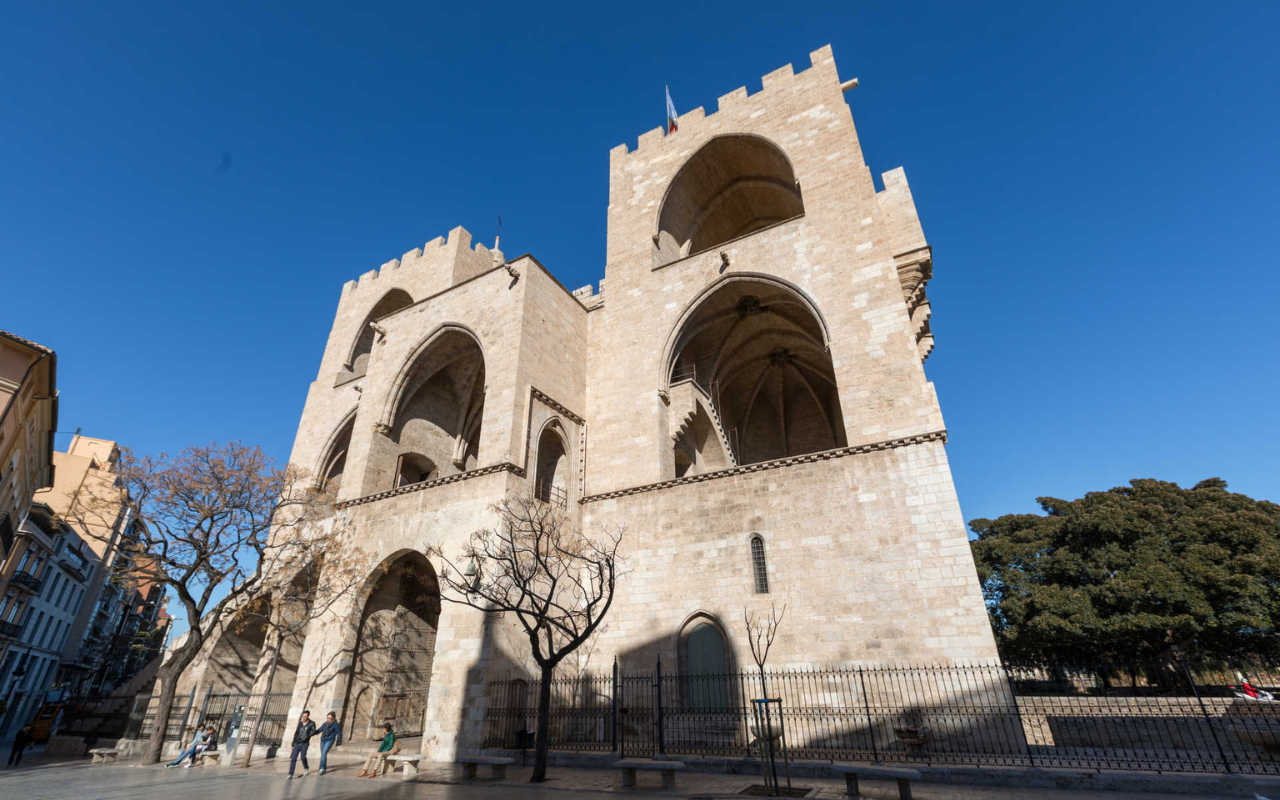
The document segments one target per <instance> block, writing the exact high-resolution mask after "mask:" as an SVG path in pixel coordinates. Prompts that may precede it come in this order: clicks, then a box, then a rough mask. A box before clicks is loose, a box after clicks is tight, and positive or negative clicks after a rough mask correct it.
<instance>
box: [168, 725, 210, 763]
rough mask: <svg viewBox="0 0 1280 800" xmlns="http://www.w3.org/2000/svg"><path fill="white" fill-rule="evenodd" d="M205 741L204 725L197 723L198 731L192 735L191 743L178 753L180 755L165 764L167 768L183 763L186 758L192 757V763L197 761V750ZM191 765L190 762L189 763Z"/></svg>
mask: <svg viewBox="0 0 1280 800" xmlns="http://www.w3.org/2000/svg"><path fill="white" fill-rule="evenodd" d="M204 743H205V735H204V726H203V725H197V726H196V732H195V733H193V734H192V735H191V744H189V745H187V749H186V750H183V751H182V752H181V753H179V754H178V757H177V758H175V759H174V760H172V761H170V762H169V763H168V764H165V765H164V768H165V769H172V768H173V767H176V766H178V765H179V764H181V763H182V762H183V761H184V760H185V759H187V758H190V759H191V764H194V763H196V752H197V748H199V747H200V745H202V744H204ZM187 766H188V767H189V766H191V765H190V764H188V765H187Z"/></svg>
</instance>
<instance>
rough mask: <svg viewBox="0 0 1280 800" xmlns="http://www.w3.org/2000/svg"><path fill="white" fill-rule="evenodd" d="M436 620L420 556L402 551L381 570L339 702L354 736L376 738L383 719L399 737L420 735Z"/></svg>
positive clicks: (431, 574) (432, 584)
mask: <svg viewBox="0 0 1280 800" xmlns="http://www.w3.org/2000/svg"><path fill="white" fill-rule="evenodd" d="M439 622H440V589H439V585H438V584H437V582H436V573H435V570H434V569H433V568H432V566H431V563H430V562H429V561H427V559H426V558H425V557H424V556H422V555H421V554H420V553H416V552H409V553H405V554H404V555H402V556H400V557H399V558H397V559H395V560H393V561H391V562H389V563H388V564H386V565H384V566H383V567H382V568H380V574H379V575H378V578H377V580H376V581H375V582H374V584H373V587H372V589H371V591H370V593H369V598H368V600H367V601H366V602H365V607H364V611H363V613H362V615H361V619H360V627H359V632H358V633H357V637H356V647H355V653H354V658H353V660H352V666H351V680H350V682H349V684H348V686H347V702H346V703H345V704H344V718H345V723H346V727H345V730H347V731H348V732H349V733H348V735H349V736H350V737H351V738H352V739H353V740H359V739H364V738H369V739H376V738H380V736H381V726H382V724H383V723H384V722H390V723H391V724H392V725H393V726H394V728H395V730H396V732H397V734H399V735H402V736H416V735H419V734H421V733H422V724H423V717H424V715H425V713H426V708H427V697H428V694H429V692H430V689H431V670H432V662H433V659H434V656H435V645H436V630H437V626H438V625H439Z"/></svg>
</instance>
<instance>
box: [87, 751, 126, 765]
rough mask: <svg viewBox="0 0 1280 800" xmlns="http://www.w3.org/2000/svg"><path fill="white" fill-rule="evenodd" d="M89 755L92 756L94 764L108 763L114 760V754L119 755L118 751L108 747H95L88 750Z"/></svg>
mask: <svg viewBox="0 0 1280 800" xmlns="http://www.w3.org/2000/svg"><path fill="white" fill-rule="evenodd" d="M89 755H91V756H93V763H95V764H110V763H111V762H112V761H115V760H116V756H118V755H120V751H119V750H115V749H113V748H110V747H95V748H94V749H92V750H90V751H89Z"/></svg>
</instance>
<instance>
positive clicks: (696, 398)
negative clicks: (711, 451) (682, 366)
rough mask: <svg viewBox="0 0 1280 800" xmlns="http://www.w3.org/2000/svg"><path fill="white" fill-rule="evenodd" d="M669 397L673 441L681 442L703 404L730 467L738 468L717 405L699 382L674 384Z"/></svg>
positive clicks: (670, 430)
mask: <svg viewBox="0 0 1280 800" xmlns="http://www.w3.org/2000/svg"><path fill="white" fill-rule="evenodd" d="M668 396H669V397H670V399H671V413H670V417H669V419H670V424H669V425H668V429H669V432H670V434H671V441H672V442H678V441H680V437H681V436H683V435H684V434H685V431H687V430H688V429H689V426H690V425H692V424H693V418H694V417H695V416H697V414H698V404H699V403H701V404H702V407H703V408H704V409H706V411H707V417H708V418H709V419H710V420H711V427H712V428H714V429H715V432H716V437H717V438H718V439H719V440H720V446H721V447H722V448H724V452H725V454H726V455H727V456H728V458H729V466H731V467H736V466H738V454H737V453H735V452H734V450H733V447H732V446H731V445H730V444H729V437H728V436H727V435H726V434H725V430H724V423H723V422H721V421H720V414H719V413H718V412H717V411H716V407H715V404H714V403H712V402H711V396H710V395H708V394H707V392H706V390H704V389H703V388H702V387H701V386H699V385H698V383H697V381H695V380H693V379H688V380H684V381H680V382H679V383H675V384H672V386H671V388H670V389H669V390H668Z"/></svg>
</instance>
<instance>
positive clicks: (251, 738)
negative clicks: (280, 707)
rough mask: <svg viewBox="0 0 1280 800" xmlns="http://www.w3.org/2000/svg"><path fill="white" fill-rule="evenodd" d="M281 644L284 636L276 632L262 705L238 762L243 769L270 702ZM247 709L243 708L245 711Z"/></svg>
mask: <svg viewBox="0 0 1280 800" xmlns="http://www.w3.org/2000/svg"><path fill="white" fill-rule="evenodd" d="M283 644H284V637H283V636H281V635H280V634H279V633H277V634H276V646H275V647H274V648H273V649H272V651H271V665H270V666H268V667H267V685H266V686H265V687H263V690H262V705H260V706H259V707H258V716H256V717H254V718H253V733H251V734H249V741H248V747H246V748H245V751H244V762H243V763H241V764H240V766H241V767H242V768H243V769H248V768H249V761H250V759H252V758H253V747H254V745H256V744H257V743H258V731H259V730H261V729H262V717H263V716H264V715H265V714H266V713H267V705H268V704H269V703H270V702H271V684H272V683H274V682H275V679H276V664H278V663H280V648H281V646H282V645H283ZM250 696H251V697H252V695H250ZM248 710H249V709H247V708H246V709H245V711H246V712H247V711H248Z"/></svg>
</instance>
